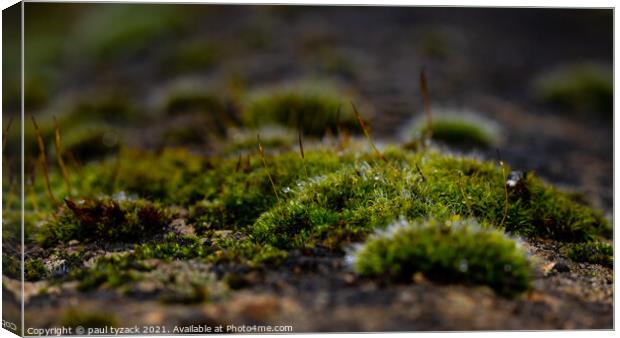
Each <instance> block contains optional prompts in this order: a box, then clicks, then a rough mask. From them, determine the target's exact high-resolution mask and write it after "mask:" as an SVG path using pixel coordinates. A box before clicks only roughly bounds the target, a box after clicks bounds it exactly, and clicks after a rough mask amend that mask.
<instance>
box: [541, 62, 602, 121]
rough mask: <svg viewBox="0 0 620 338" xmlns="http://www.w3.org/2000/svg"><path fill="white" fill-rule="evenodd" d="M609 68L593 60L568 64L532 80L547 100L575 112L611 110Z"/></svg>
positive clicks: (542, 96) (542, 98)
mask: <svg viewBox="0 0 620 338" xmlns="http://www.w3.org/2000/svg"><path fill="white" fill-rule="evenodd" d="M612 75H613V74H612V69H611V68H606V67H602V66H599V65H595V64H589V63H582V64H573V65H567V66H564V67H560V68H557V69H555V70H553V71H551V72H549V73H547V74H544V75H543V76H542V77H541V78H540V79H539V80H538V81H537V82H536V84H535V87H536V90H537V93H538V96H539V97H540V99H541V100H544V101H546V102H548V103H550V104H554V105H557V106H559V107H561V108H564V109H568V110H571V111H577V112H590V111H595V112H601V113H607V114H609V116H611V114H612V112H613V81H612Z"/></svg>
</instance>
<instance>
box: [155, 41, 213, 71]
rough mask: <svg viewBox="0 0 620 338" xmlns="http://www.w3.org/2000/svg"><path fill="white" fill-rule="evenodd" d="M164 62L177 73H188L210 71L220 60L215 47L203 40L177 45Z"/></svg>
mask: <svg viewBox="0 0 620 338" xmlns="http://www.w3.org/2000/svg"><path fill="white" fill-rule="evenodd" d="M173 50H174V52H172V54H171V55H170V57H169V60H167V62H166V66H170V65H172V67H173V68H174V70H175V71H176V72H177V73H188V72H196V71H204V70H208V69H212V68H213V67H214V66H215V65H216V64H217V62H218V61H219V60H220V51H219V50H218V48H217V47H216V46H214V45H213V44H212V43H209V42H208V41H204V40H192V41H187V42H184V43H181V44H179V45H178V46H177V47H176V48H174V49H173Z"/></svg>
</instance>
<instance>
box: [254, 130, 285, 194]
mask: <svg viewBox="0 0 620 338" xmlns="http://www.w3.org/2000/svg"><path fill="white" fill-rule="evenodd" d="M256 139H257V140H258V153H259V154H260V158H261V160H262V161H263V166H264V167H265V170H266V171H267V177H268V178H269V182H271V188H272V189H273V193H274V194H275V195H276V199H277V200H278V201H280V196H279V195H278V189H277V188H276V184H275V182H274V181H273V178H272V177H271V174H270V173H269V167H267V160H266V159H265V150H264V149H263V146H262V145H261V143H260V134H256Z"/></svg>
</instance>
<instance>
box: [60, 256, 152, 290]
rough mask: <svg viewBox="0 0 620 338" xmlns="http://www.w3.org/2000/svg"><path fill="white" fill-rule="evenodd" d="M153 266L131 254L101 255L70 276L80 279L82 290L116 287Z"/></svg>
mask: <svg viewBox="0 0 620 338" xmlns="http://www.w3.org/2000/svg"><path fill="white" fill-rule="evenodd" d="M152 269H153V266H151V265H149V264H147V263H145V262H144V261H139V260H136V259H133V256H132V255H131V254H116V255H111V256H104V257H100V258H99V259H97V260H96V262H95V264H94V265H93V266H92V267H90V268H87V269H77V270H73V271H72V272H71V273H70V275H69V278H70V279H74V280H78V281H80V283H79V285H78V289H79V290H80V291H90V290H93V289H95V288H97V287H99V286H101V285H104V286H106V287H108V288H115V287H119V286H122V285H125V284H127V283H129V282H135V281H138V280H139V279H140V272H147V271H151V270H152Z"/></svg>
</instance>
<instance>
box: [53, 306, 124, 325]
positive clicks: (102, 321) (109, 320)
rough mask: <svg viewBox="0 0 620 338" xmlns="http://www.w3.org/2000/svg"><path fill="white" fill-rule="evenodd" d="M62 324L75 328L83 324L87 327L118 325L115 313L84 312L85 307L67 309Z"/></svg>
mask: <svg viewBox="0 0 620 338" xmlns="http://www.w3.org/2000/svg"><path fill="white" fill-rule="evenodd" d="M60 323H61V324H60V325H62V326H64V327H71V328H75V327H77V326H82V327H83V328H85V329H94V328H105V327H116V326H117V323H116V319H115V318H114V316H113V315H111V314H107V313H103V312H84V311H83V309H80V310H77V309H71V310H69V311H67V312H66V313H65V314H64V316H63V318H62V320H61V321H60Z"/></svg>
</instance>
